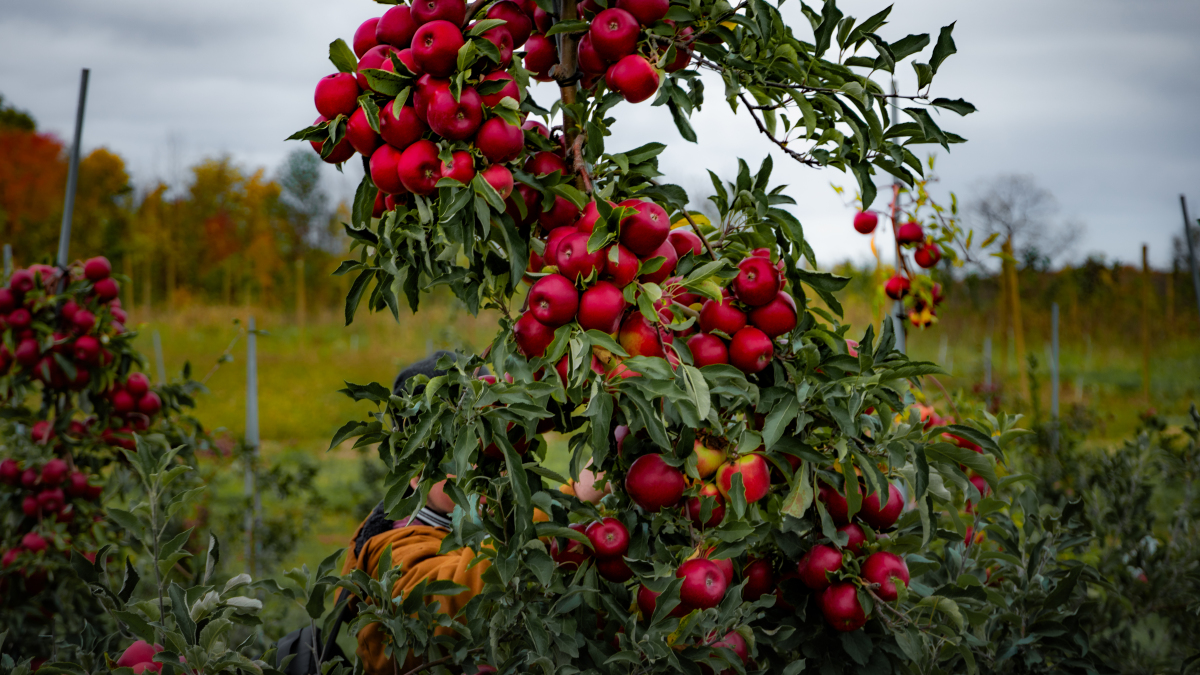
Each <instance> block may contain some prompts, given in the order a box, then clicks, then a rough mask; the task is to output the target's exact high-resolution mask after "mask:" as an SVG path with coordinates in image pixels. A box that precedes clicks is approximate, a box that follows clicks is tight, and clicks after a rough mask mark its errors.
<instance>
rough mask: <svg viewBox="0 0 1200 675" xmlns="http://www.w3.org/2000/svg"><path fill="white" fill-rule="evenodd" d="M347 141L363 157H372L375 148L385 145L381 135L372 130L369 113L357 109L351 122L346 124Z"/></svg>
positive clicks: (351, 117)
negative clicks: (368, 119)
mask: <svg viewBox="0 0 1200 675" xmlns="http://www.w3.org/2000/svg"><path fill="white" fill-rule="evenodd" d="M388 105H391V103H390V102H389V103H388ZM346 140H348V141H350V147H352V148H354V149H355V150H357V151H358V154H360V155H362V156H363V157H370V156H371V153H373V152H375V148H378V147H379V145H380V144H381V143H383V141H382V140H381V139H380V138H379V134H377V133H375V130H374V129H372V128H371V123H370V122H368V121H367V113H366V111H365V110H364V109H362V108H356V109H355V110H354V112H353V113H352V114H351V115H350V120H349V121H348V122H347V123H346Z"/></svg>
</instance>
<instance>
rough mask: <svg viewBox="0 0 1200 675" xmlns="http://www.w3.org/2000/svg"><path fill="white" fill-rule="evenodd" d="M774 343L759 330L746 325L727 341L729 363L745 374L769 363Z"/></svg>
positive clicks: (773, 351)
mask: <svg viewBox="0 0 1200 675" xmlns="http://www.w3.org/2000/svg"><path fill="white" fill-rule="evenodd" d="M774 356H775V345H774V343H772V342H771V338H769V337H767V334H766V333H764V332H762V331H761V330H759V329H757V328H755V327H753V326H746V327H745V328H743V329H741V330H739V331H738V332H737V333H735V334H734V336H733V339H732V340H730V341H729V363H731V364H733V366H734V367H736V368H737V369H738V370H740V371H742V372H743V373H746V374H747V375H749V374H752V373H757V372H759V371H761V370H762V369H764V368H766V367H767V366H769V365H771V359H772V358H773V357H774Z"/></svg>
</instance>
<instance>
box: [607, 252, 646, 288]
mask: <svg viewBox="0 0 1200 675" xmlns="http://www.w3.org/2000/svg"><path fill="white" fill-rule="evenodd" d="M639 264H640V261H639V260H638V259H637V256H635V255H634V254H633V252H632V251H630V250H629V249H627V248H625V247H624V246H621V245H620V244H617V245H615V246H613V247H611V248H609V250H608V255H607V256H606V257H605V263H604V276H605V277H607V278H609V279H611V280H612V282H613V283H614V284H616V285H617V288H625V287H626V286H628V285H629V284H631V283H633V280H634V279H636V278H637V271H638V265H639Z"/></svg>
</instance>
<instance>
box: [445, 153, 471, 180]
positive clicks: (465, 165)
mask: <svg viewBox="0 0 1200 675" xmlns="http://www.w3.org/2000/svg"><path fill="white" fill-rule="evenodd" d="M474 177H475V158H473V157H471V153H469V152H467V151H466V150H457V151H455V152H454V153H453V154H451V155H450V163H449V164H446V163H445V162H442V178H453V179H454V180H456V181H458V182H460V183H462V184H463V185H467V184H469V183H470V182H471V179H472V178H474Z"/></svg>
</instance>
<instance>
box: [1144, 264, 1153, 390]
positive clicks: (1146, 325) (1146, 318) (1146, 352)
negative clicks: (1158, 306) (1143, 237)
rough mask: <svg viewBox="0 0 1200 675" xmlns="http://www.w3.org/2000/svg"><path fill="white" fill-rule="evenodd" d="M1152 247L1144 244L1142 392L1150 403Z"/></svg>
mask: <svg viewBox="0 0 1200 675" xmlns="http://www.w3.org/2000/svg"><path fill="white" fill-rule="evenodd" d="M1150 298H1151V294H1150V247H1149V246H1147V245H1146V244H1142V393H1143V394H1144V395H1145V397H1146V405H1147V406H1149V405H1150Z"/></svg>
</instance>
